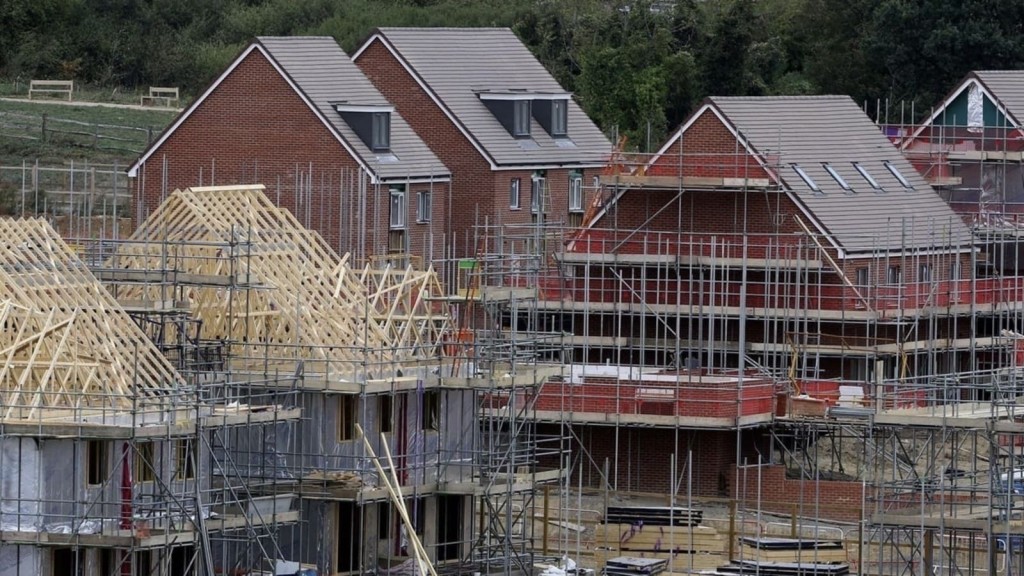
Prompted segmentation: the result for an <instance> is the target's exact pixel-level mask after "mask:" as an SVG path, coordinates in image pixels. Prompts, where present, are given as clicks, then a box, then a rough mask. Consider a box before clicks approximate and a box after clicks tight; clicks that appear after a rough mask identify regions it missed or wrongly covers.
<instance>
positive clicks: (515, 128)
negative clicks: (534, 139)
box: [512, 100, 532, 138]
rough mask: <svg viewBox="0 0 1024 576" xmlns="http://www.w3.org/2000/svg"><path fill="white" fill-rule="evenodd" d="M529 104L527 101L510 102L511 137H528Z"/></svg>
mask: <svg viewBox="0 0 1024 576" xmlns="http://www.w3.org/2000/svg"><path fill="white" fill-rule="evenodd" d="M531 104H532V102H530V101H529V100H513V101H512V135H513V136H515V137H516V138H527V137H529V136H530V120H531V118H530V114H531V109H530V108H531Z"/></svg>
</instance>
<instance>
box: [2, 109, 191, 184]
mask: <svg viewBox="0 0 1024 576" xmlns="http://www.w3.org/2000/svg"><path fill="white" fill-rule="evenodd" d="M0 95H2V92H0ZM75 96H76V98H77V97H78V93H77V92H76V94H75ZM19 97H23V95H19ZM107 102H109V100H108V101H107ZM135 102H136V103H137V102H138V100H137V99H136V100H135ZM176 114H177V112H175V111H168V110H160V109H152V110H136V109H130V108H111V107H103V106H74V105H64V104H57V103H54V102H53V101H50V102H47V101H37V102H11V101H8V100H0V165H5V166H10V165H19V164H21V162H22V161H23V160H29V161H33V162H34V161H35V160H39V161H40V162H41V163H47V164H53V163H63V162H64V161H66V160H76V161H77V160H87V161H90V162H93V163H112V162H114V161H117V162H119V163H121V164H127V163H130V162H131V161H133V160H135V158H136V157H138V154H139V152H141V150H142V149H143V148H145V146H146V145H147V144H148V140H149V137H150V134H152V136H153V137H154V138H155V137H157V136H158V135H159V134H160V133H161V132H162V131H163V130H164V129H165V128H167V126H168V125H169V124H170V123H171V121H172V120H173V119H174V118H175V116H176ZM44 115H45V116H46V119H47V121H46V127H47V133H46V138H45V139H44V138H42V135H43V130H42V126H43V116H44Z"/></svg>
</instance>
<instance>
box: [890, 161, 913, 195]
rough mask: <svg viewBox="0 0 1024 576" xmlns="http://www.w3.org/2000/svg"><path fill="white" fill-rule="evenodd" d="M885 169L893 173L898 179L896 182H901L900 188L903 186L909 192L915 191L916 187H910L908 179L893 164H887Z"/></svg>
mask: <svg viewBox="0 0 1024 576" xmlns="http://www.w3.org/2000/svg"><path fill="white" fill-rule="evenodd" d="M885 167H886V168H888V169H889V172H891V173H892V175H893V176H895V177H896V180H898V181H899V183H900V186H903V187H904V188H906V189H907V190H913V189H914V187H913V186H911V185H910V182H908V181H907V179H906V178H904V177H903V174H900V171H899V170H898V169H897V168H896V166H894V165H893V163H892V162H886V163H885Z"/></svg>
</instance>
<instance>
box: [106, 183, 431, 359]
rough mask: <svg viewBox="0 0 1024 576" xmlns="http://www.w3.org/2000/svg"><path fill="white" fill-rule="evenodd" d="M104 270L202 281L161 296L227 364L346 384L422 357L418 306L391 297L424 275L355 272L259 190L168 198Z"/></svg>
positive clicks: (156, 295)
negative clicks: (189, 318) (218, 346)
mask: <svg viewBox="0 0 1024 576" xmlns="http://www.w3.org/2000/svg"><path fill="white" fill-rule="evenodd" d="M110 264H111V265H112V266H114V267H116V268H128V269H135V270H143V269H145V270H164V271H167V272H168V275H167V279H168V280H167V283H168V284H172V283H176V280H175V276H177V277H178V278H193V279H203V280H201V281H196V282H194V283H191V284H182V283H180V282H177V285H178V287H177V288H175V290H176V292H174V294H173V298H174V299H176V300H185V301H187V302H188V303H189V308H190V310H191V311H192V312H191V313H192V314H193V316H194V317H195V318H196V319H198V320H200V321H201V336H200V337H201V338H203V339H212V340H223V341H226V342H228V343H229V344H230V347H231V358H232V362H233V363H235V364H236V365H238V364H239V363H240V364H242V365H249V366H250V367H251V368H256V367H259V369H261V370H277V371H281V372H286V371H293V370H294V371H298V370H299V369H300V364H301V370H302V371H303V372H306V373H309V372H312V373H317V374H321V375H337V376H340V377H342V378H346V379H347V378H353V377H357V374H358V373H360V372H365V371H366V370H367V367H368V366H377V368H373V369H370V372H372V373H374V374H377V375H380V374H382V373H386V372H387V371H388V370H389V368H398V367H399V365H400V364H401V363H402V362H403V361H405V360H406V359H408V358H410V357H411V356H419V355H420V354H421V353H423V351H424V350H425V348H426V347H425V343H427V342H429V338H430V337H431V336H430V334H431V333H432V332H431V330H429V329H427V328H426V325H425V324H424V323H423V322H419V321H417V322H418V323H417V322H413V321H411V320H410V318H411V317H410V316H409V314H414V313H415V312H416V311H418V310H420V311H421V310H422V308H421V307H419V306H408V307H403V306H402V305H401V303H400V302H396V301H395V300H396V299H397V300H400V298H395V297H399V296H401V295H403V294H405V295H410V294H414V293H421V292H425V291H427V290H432V289H433V287H432V286H431V285H430V282H431V280H430V279H431V278H436V275H435V276H431V275H426V274H424V273H420V274H419V275H413V274H411V273H403V274H400V275H397V276H395V275H392V274H385V275H383V276H379V275H376V274H370V273H368V272H367V271H365V270H364V271H363V273H362V274H360V273H359V272H358V271H355V270H353V269H352V268H351V267H350V266H349V263H348V256H346V257H344V258H342V257H339V256H338V255H337V254H336V253H335V252H334V251H333V250H331V249H330V248H329V247H328V246H327V245H326V243H325V242H324V241H323V239H322V238H321V237H320V236H319V235H318V234H317V233H315V232H312V231H310V230H307V229H306V228H304V227H303V226H302V225H301V224H299V222H298V221H297V220H296V219H295V218H294V216H292V214H291V213H290V212H288V211H287V210H284V209H281V208H278V207H277V206H275V205H274V204H273V203H272V202H271V201H270V200H269V199H268V198H267V196H266V195H265V194H264V193H263V186H262V185H251V186H223V187H205V188H190V189H186V190H177V191H175V192H174V193H173V194H171V195H170V197H168V199H167V200H166V201H165V202H164V203H163V204H161V205H160V207H159V208H157V210H156V211H155V212H154V213H153V214H152V215H151V216H150V217H149V218H148V219H147V220H146V221H145V222H144V223H143V224H142V225H141V226H140V227H139V228H138V229H137V230H136V232H135V234H134V235H133V236H132V237H131V238H130V240H129V242H128V243H126V244H125V245H123V246H122V247H121V248H120V249H119V250H118V254H117V256H116V257H115V258H114V259H112V261H111V263H110ZM435 281H436V280H435ZM367 282H370V285H371V286H373V288H370V289H368V285H367ZM131 290H133V291H134V293H133V294H131V296H129V295H128V294H125V296H129V297H134V298H142V299H148V300H155V299H162V300H166V296H167V292H168V287H167V285H164V286H155V285H138V286H136V287H134V288H132V289H131ZM119 296H120V294H119ZM406 301H409V300H408V298H407V300H406ZM404 350H416V352H415V354H412V353H410V354H406V353H404V352H403V351H404Z"/></svg>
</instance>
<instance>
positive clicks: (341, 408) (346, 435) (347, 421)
mask: <svg viewBox="0 0 1024 576" xmlns="http://www.w3.org/2000/svg"><path fill="white" fill-rule="evenodd" d="M358 406H359V397H358V396H353V395H350V394H339V395H338V427H337V433H338V442H350V441H352V440H355V439H356V416H357V414H358V412H359V409H358Z"/></svg>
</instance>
